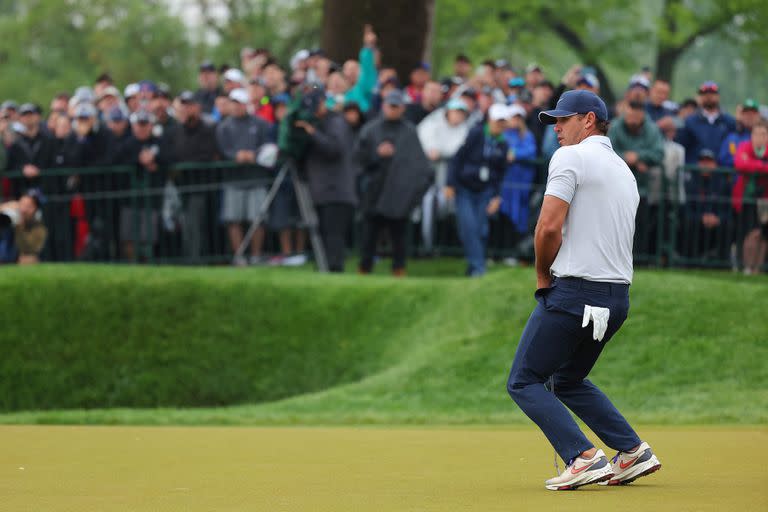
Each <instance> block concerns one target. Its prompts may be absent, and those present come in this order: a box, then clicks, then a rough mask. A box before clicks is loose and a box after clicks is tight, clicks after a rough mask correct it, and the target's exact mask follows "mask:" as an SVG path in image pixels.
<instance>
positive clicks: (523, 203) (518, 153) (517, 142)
mask: <svg viewBox="0 0 768 512" xmlns="http://www.w3.org/2000/svg"><path fill="white" fill-rule="evenodd" d="M504 140H506V141H507V146H509V149H510V150H511V151H514V152H515V161H514V162H512V163H511V164H509V165H508V166H507V171H506V173H505V174H504V181H503V183H502V187H501V213H503V214H504V215H506V216H507V217H508V218H509V219H510V220H511V221H512V222H513V223H514V224H515V228H516V229H517V231H518V232H520V233H527V232H528V217H529V213H530V208H529V204H528V203H529V202H530V196H531V186H532V185H533V181H534V179H535V178H536V167H535V166H534V165H533V164H530V163H523V162H525V161H526V160H532V159H534V158H536V139H535V138H534V136H533V134H532V133H531V132H530V131H526V132H525V135H524V136H522V137H521V136H520V132H518V131H517V130H506V131H505V132H504Z"/></svg>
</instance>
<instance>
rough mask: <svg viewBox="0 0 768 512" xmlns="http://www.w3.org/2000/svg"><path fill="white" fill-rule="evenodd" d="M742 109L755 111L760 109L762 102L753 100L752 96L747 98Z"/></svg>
mask: <svg viewBox="0 0 768 512" xmlns="http://www.w3.org/2000/svg"><path fill="white" fill-rule="evenodd" d="M741 109H742V110H754V111H755V112H759V111H760V104H759V103H758V102H756V101H755V100H753V99H752V98H747V99H745V100H744V103H742V104H741Z"/></svg>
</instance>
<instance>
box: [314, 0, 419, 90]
mask: <svg viewBox="0 0 768 512" xmlns="http://www.w3.org/2000/svg"><path fill="white" fill-rule="evenodd" d="M433 8H434V0H356V1H354V2H350V1H349V0H325V1H324V2H323V27H322V35H321V38H320V40H321V47H322V48H323V50H325V53H326V54H327V55H328V57H329V58H330V59H331V60H333V61H334V62H338V63H339V64H341V63H343V62H344V61H345V60H347V59H356V58H357V54H358V52H359V51H360V46H361V45H362V40H363V25H365V24H366V23H368V24H370V25H372V26H373V29H374V31H375V32H376V34H377V35H378V38H379V44H378V45H379V49H380V51H381V66H382V67H393V68H395V69H396V70H397V74H398V77H399V78H400V81H401V82H402V83H405V82H407V81H408V77H409V75H410V72H411V70H412V69H413V68H414V67H416V66H417V65H418V64H419V62H421V61H422V58H423V56H424V52H425V49H426V48H427V46H428V45H427V40H428V38H429V35H430V25H431V12H432V11H433Z"/></svg>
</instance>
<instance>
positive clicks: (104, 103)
mask: <svg viewBox="0 0 768 512" xmlns="http://www.w3.org/2000/svg"><path fill="white" fill-rule="evenodd" d="M121 103H122V97H121V96H120V91H119V90H117V87H115V86H114V85H108V86H106V87H104V88H102V89H101V92H100V93H99V95H98V96H97V97H96V108H98V109H99V118H100V119H102V120H103V119H104V118H105V117H106V114H107V113H108V112H109V111H110V110H112V109H113V108H115V107H119V106H120V104H121Z"/></svg>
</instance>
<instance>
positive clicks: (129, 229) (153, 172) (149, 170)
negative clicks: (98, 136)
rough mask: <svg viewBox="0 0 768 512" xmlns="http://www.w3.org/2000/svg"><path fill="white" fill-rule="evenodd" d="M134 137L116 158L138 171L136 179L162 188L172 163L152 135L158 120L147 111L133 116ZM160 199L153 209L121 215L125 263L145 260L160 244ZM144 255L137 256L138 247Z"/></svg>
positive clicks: (130, 210)
mask: <svg viewBox="0 0 768 512" xmlns="http://www.w3.org/2000/svg"><path fill="white" fill-rule="evenodd" d="M130 122H131V135H130V137H128V139H127V140H126V141H125V143H124V144H123V145H122V146H121V147H120V151H119V153H117V154H116V155H115V156H114V163H115V164H118V165H133V166H135V167H136V179H139V180H142V181H143V182H144V183H145V184H146V186H148V187H161V186H162V185H163V184H164V182H165V176H164V174H165V173H164V172H163V167H164V166H165V165H166V164H168V163H170V160H171V158H170V156H171V155H169V154H168V153H167V152H166V151H165V149H164V147H163V145H162V144H161V143H160V139H159V138H158V137H156V136H155V135H154V134H153V133H152V128H153V126H154V123H155V117H154V116H153V115H152V113H151V112H149V111H147V110H138V111H136V112H134V113H132V114H131V115H130ZM157 199H158V198H154V197H153V198H152V199H151V203H150V209H149V210H147V208H146V205H143V206H142V207H139V208H132V207H128V206H125V207H123V208H121V211H120V242H121V248H122V257H123V259H126V260H129V261H132V260H134V258H136V257H138V258H141V257H143V256H145V255H146V254H147V253H148V252H149V251H150V250H151V249H152V247H153V246H154V245H155V243H156V242H157V240H158V222H157V221H158V214H157V209H158V207H159V203H158V201H157ZM137 245H138V247H139V248H140V251H139V252H138V253H137V252H136V247H137Z"/></svg>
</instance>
